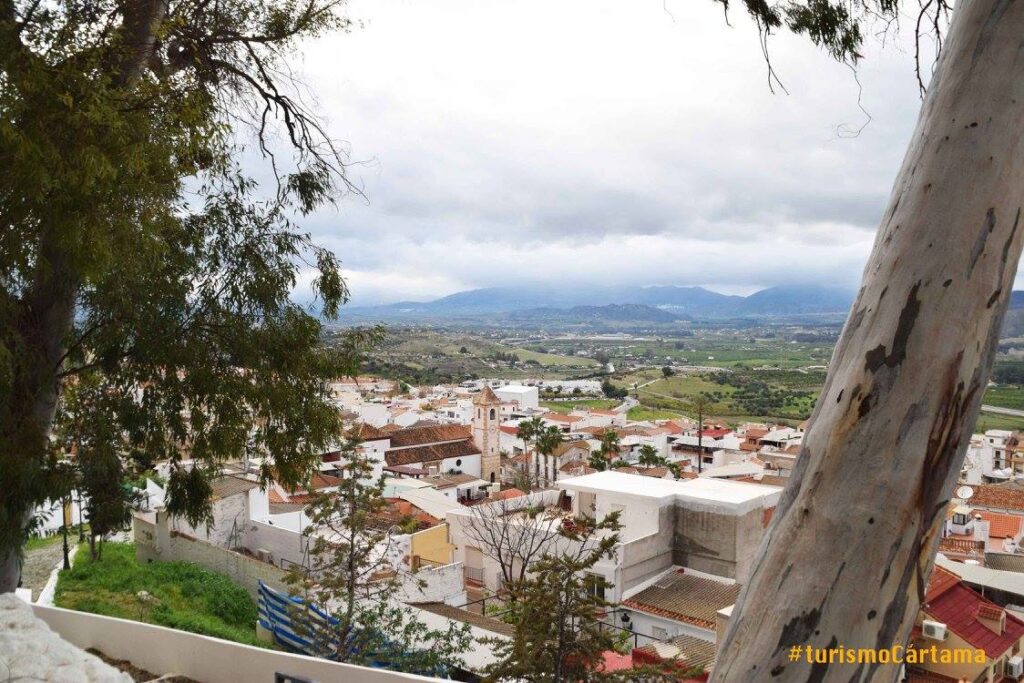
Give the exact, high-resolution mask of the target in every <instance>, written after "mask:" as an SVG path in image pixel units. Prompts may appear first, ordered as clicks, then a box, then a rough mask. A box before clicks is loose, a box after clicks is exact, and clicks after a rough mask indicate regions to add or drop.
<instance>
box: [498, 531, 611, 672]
mask: <svg viewBox="0 0 1024 683" xmlns="http://www.w3.org/2000/svg"><path fill="white" fill-rule="evenodd" d="M619 528H620V525H619V521H618V513H617V512H616V513H612V514H610V515H608V516H607V517H605V518H604V519H602V520H600V521H598V520H595V519H593V518H592V517H587V516H580V517H576V518H567V519H565V520H564V522H563V524H562V525H561V527H560V528H559V530H558V532H557V533H558V534H559V536H560V537H561V542H560V543H559V544H558V545H559V547H558V549H557V550H554V551H553V552H548V553H545V554H544V555H543V556H542V557H541V558H540V559H539V560H538V561H536V562H535V563H533V564H532V565H531V566H530V569H529V575H528V576H527V578H525V579H521V580H515V581H512V582H510V583H509V584H507V585H506V590H507V591H508V598H509V599H508V602H507V607H508V610H509V611H508V612H506V613H505V615H504V618H505V620H507V621H510V622H511V623H512V624H513V626H514V631H513V634H512V637H511V638H509V639H507V640H506V639H493V640H492V641H489V642H490V643H491V644H492V647H493V650H494V654H495V656H496V658H497V661H496V662H495V663H494V664H493V665H491V666H490V667H489V668H488V669H487V675H488V676H489V677H491V678H492V679H495V680H522V681H550V682H552V683H561V682H563V681H574V682H575V681H589V680H593V678H594V677H595V675H596V674H597V673H598V672H599V670H600V664H601V662H602V656H603V653H604V652H606V651H608V650H613V649H615V648H616V646H617V644H618V642H617V637H616V635H615V633H614V632H613V629H610V628H608V627H606V626H604V625H603V624H601V622H600V620H599V618H600V615H601V613H602V612H603V611H604V610H606V609H607V608H608V607H609V604H608V602H607V601H606V600H605V599H604V597H603V596H604V592H605V591H606V590H608V589H609V588H611V584H609V583H608V581H607V580H606V579H605V578H604V577H603V576H601V575H599V574H596V573H594V572H593V570H594V567H595V565H597V563H598V562H600V561H601V560H602V559H603V558H607V557H611V556H612V554H613V553H614V549H615V546H616V544H617V543H618V542H619V536H618V533H617V532H618V530H619Z"/></svg>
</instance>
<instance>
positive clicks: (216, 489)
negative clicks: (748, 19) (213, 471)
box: [210, 475, 260, 500]
mask: <svg viewBox="0 0 1024 683" xmlns="http://www.w3.org/2000/svg"><path fill="white" fill-rule="evenodd" d="M210 486H211V488H212V489H213V493H212V496H211V498H212V499H213V500H221V499H222V498H230V497H231V496H237V495H238V494H240V493H248V492H249V491H251V490H253V489H255V488H259V486H260V485H259V484H258V483H257V482H255V481H250V480H249V479H245V478H243V477H232V476H230V475H229V476H226V477H218V478H217V479H214V480H213V483H212V484H211V485H210Z"/></svg>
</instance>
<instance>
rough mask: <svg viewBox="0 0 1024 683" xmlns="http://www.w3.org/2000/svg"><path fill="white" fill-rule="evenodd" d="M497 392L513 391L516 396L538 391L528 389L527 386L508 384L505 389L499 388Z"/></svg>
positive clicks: (532, 388) (534, 388) (533, 388)
mask: <svg viewBox="0 0 1024 683" xmlns="http://www.w3.org/2000/svg"><path fill="white" fill-rule="evenodd" d="M495 391H505V392H509V391H511V392H512V393H515V394H528V393H532V392H534V391H537V387H528V386H526V385H525V384H506V385H505V386H503V387H498V388H497V389H495Z"/></svg>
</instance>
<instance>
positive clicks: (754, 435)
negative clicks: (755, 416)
mask: <svg viewBox="0 0 1024 683" xmlns="http://www.w3.org/2000/svg"><path fill="white" fill-rule="evenodd" d="M767 433H768V430H767V429H765V428H764V427H751V428H750V429H748V430H747V431H746V437H747V438H748V439H760V438H761V437H762V436H764V435H765V434H767Z"/></svg>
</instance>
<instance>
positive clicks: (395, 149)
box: [297, 0, 920, 305]
mask: <svg viewBox="0 0 1024 683" xmlns="http://www.w3.org/2000/svg"><path fill="white" fill-rule="evenodd" d="M349 15H350V17H351V18H352V19H353V20H355V21H356V22H357V24H358V25H357V26H356V27H355V28H354V29H353V30H352V31H351V32H349V33H347V34H342V35H332V36H327V37H324V38H323V39H320V40H319V41H317V42H315V43H313V44H312V45H309V46H307V49H306V50H305V55H304V58H303V59H302V61H301V62H300V63H299V64H298V65H297V70H298V71H299V73H300V74H301V78H302V79H303V81H304V82H305V83H306V84H307V85H308V87H309V89H310V91H311V92H314V93H316V97H317V101H316V103H315V108H316V109H317V110H318V111H319V112H321V113H322V114H323V115H324V117H325V118H326V120H327V127H328V130H329V131H330V133H331V135H332V136H334V137H337V138H339V139H343V140H345V141H346V144H347V147H348V149H349V150H350V154H351V158H352V160H353V162H356V163H354V164H353V165H352V166H351V167H350V169H349V178H350V180H351V181H352V182H354V183H355V184H356V185H358V186H360V187H361V188H363V191H364V193H365V197H359V196H349V197H347V198H344V199H343V200H342V201H340V202H339V204H338V206H337V207H336V208H333V209H327V210H322V211H320V212H319V213H317V214H314V215H313V216H311V217H309V218H307V219H306V220H305V221H304V226H305V227H306V228H307V229H309V230H310V231H311V232H312V233H313V234H314V236H315V238H316V239H317V240H318V241H319V242H320V243H322V244H323V245H325V246H327V247H329V248H331V249H332V250H333V251H335V252H336V253H337V254H338V255H339V256H340V257H341V259H342V261H343V264H344V269H345V273H346V276H347V278H348V281H349V284H350V287H351V289H352V291H353V304H354V305H368V304H379V303H389V302H394V301H400V300H421V301H422V300H430V299H434V298H438V297H441V296H445V295H447V294H451V293H454V292H457V291H462V290H466V289H473V288H478V287H493V286H508V285H523V284H537V283H555V284H557V283H567V282H568V283H573V284H581V285H585V284H588V283H594V284H598V283H599V284H615V285H618V284H634V285H699V286H705V287H707V288H708V289H712V290H715V291H720V292H723V293H729V294H749V293H751V292H752V291H756V290H758V289H762V288H765V287H770V286H775V285H782V284H793V283H799V284H810V283H813V284H825V285H836V286H841V287H850V288H853V287H855V286H856V284H857V283H858V282H859V280H860V275H861V271H862V269H863V266H864V262H865V260H866V258H867V256H868V253H869V251H870V248H871V244H872V242H873V240H874V233H875V228H876V226H877V222H878V219H879V217H880V216H881V214H882V212H883V210H884V207H885V204H886V201H887V198H888V195H889V191H890V188H891V185H892V182H893V179H894V178H895V175H896V172H897V169H898V165H899V163H900V162H901V160H902V157H903V153H904V150H905V148H906V144H907V141H908V139H909V136H910V134H911V131H912V129H913V126H914V123H915V121H916V117H917V111H918V108H919V107H920V98H919V96H918V93H917V87H916V80H915V78H914V64H913V54H912V52H911V53H908V52H907V50H906V49H905V44H904V42H902V41H903V40H904V39H903V38H898V37H896V36H893V35H891V34H890V35H889V36H887V37H885V39H884V40H885V41H886V43H887V44H886V45H885V49H883V46H882V40H883V39H882V38H881V37H871V38H869V39H868V42H867V45H866V46H865V50H864V52H865V59H864V60H863V62H862V63H861V65H860V68H859V69H858V72H857V78H855V77H854V73H853V72H852V70H850V69H849V68H848V67H847V66H845V65H842V64H838V63H836V62H834V61H832V60H831V59H830V58H829V57H828V56H827V55H826V54H824V53H823V52H822V51H821V50H818V49H817V48H815V47H814V46H813V45H811V44H810V42H809V41H808V40H807V39H805V38H797V37H792V36H787V35H780V36H777V37H774V38H773V39H772V41H771V43H770V49H771V54H772V61H773V65H774V67H775V69H776V71H777V72H778V74H779V77H780V78H781V80H782V82H783V84H784V85H785V87H786V89H787V90H788V94H785V93H784V92H782V91H781V90H780V89H779V88H776V92H775V94H773V93H772V92H770V90H769V88H768V83H767V77H766V76H767V74H766V67H765V62H764V59H763V57H762V55H761V52H760V46H759V44H758V37H757V33H756V30H755V29H754V27H753V26H752V24H751V23H750V22H749V21H748V20H747V19H746V17H745V15H743V13H742V9H741V8H740V7H739V6H737V7H736V8H734V9H733V10H731V12H730V16H729V23H730V24H731V27H730V26H728V25H726V23H725V21H724V19H723V13H722V9H721V5H719V4H717V3H713V2H711V1H710V0H705V2H702V3H683V2H679V1H673V0H668V1H667V2H666V3H665V4H664V5H663V3H662V1H661V0H652V1H651V2H647V3H632V4H630V5H629V6H628V8H627V7H626V6H624V5H622V4H621V3H611V2H606V1H604V0H590V1H587V2H583V1H582V0H571V1H570V0H559V1H558V2H556V3H550V2H549V3H541V2H539V1H536V0H525V1H522V2H514V3H512V2H508V1H507V0H505V1H504V2H497V1H494V0H478V1H476V2H468V0H438V2H435V3H430V4H429V6H425V5H422V4H414V3H411V2H408V1H407V0H375V2H372V3H371V2H367V1H366V0H354V1H353V2H352V3H351V4H350V6H349ZM858 79H859V81H860V86H862V91H861V90H859V88H858V83H857V80H858ZM862 107H863V109H862ZM865 110H866V112H867V113H869V114H870V117H871V118H870V122H868V120H867V116H866V114H865ZM857 130H859V131H860V132H859V134H853V132H854V131H857Z"/></svg>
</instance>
